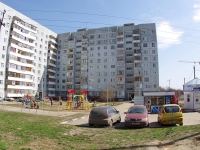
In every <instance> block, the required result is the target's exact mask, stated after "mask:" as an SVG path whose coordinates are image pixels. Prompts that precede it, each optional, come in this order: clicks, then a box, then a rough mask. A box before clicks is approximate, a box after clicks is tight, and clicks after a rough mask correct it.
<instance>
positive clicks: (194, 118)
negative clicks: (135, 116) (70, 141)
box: [66, 102, 200, 128]
mask: <svg viewBox="0 0 200 150" xmlns="http://www.w3.org/2000/svg"><path fill="white" fill-rule="evenodd" d="M132 105H134V104H133V103H128V102H127V103H123V104H122V105H119V106H116V107H115V108H116V109H117V110H118V111H119V112H120V114H121V118H122V121H121V123H117V124H114V127H115V128H124V119H125V114H124V112H126V111H127V110H128V108H129V107H130V106H132ZM157 116H158V115H157V114H149V127H150V128H156V127H161V126H160V124H159V123H157ZM66 124H70V125H76V126H85V127H87V126H88V116H87V117H85V118H83V119H80V120H76V121H73V122H68V123H66ZM196 124H200V113H198V112H190V113H183V125H184V126H185V125H196Z"/></svg>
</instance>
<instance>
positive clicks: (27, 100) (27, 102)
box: [25, 100, 28, 108]
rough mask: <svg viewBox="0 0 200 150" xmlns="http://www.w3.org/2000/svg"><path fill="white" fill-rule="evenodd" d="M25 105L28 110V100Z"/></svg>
mask: <svg viewBox="0 0 200 150" xmlns="http://www.w3.org/2000/svg"><path fill="white" fill-rule="evenodd" d="M25 104H26V108H28V100H26V102H25Z"/></svg>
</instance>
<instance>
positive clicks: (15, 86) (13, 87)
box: [7, 85, 33, 89]
mask: <svg viewBox="0 0 200 150" xmlns="http://www.w3.org/2000/svg"><path fill="white" fill-rule="evenodd" d="M7 88H8V89H33V86H25V85H7Z"/></svg>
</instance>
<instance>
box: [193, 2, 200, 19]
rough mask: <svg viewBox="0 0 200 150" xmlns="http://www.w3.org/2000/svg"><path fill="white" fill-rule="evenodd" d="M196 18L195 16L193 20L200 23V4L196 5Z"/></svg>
mask: <svg viewBox="0 0 200 150" xmlns="http://www.w3.org/2000/svg"><path fill="white" fill-rule="evenodd" d="M194 8H195V10H194V16H193V20H194V21H195V22H200V4H195V5H194Z"/></svg>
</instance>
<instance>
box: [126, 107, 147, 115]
mask: <svg viewBox="0 0 200 150" xmlns="http://www.w3.org/2000/svg"><path fill="white" fill-rule="evenodd" d="M136 113H138V114H144V113H146V109H145V108H129V110H128V114H136Z"/></svg>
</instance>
